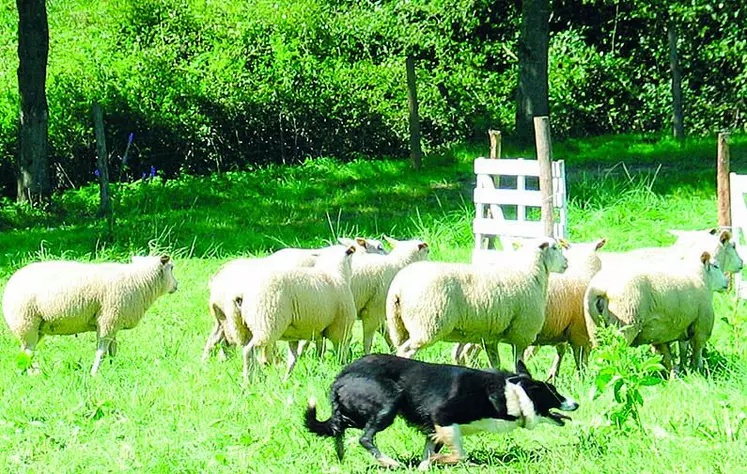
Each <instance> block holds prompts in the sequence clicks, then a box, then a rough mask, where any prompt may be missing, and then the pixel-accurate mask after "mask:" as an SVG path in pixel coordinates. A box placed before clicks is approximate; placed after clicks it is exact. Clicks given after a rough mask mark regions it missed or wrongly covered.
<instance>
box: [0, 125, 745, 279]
mask: <svg viewBox="0 0 747 474" xmlns="http://www.w3.org/2000/svg"><path fill="white" fill-rule="evenodd" d="M505 149H507V150H509V152H508V153H506V154H505V155H507V156H517V154H522V152H521V151H520V150H519V151H515V149H514V150H512V148H511V146H510V144H507V145H506V147H505ZM715 149H716V145H715V138H707V139H693V140H689V141H687V142H685V144H684V145H682V146H680V145H679V144H678V143H676V142H673V141H671V140H666V139H664V140H658V141H655V140H654V141H652V140H650V139H648V138H646V137H641V136H632V135H628V136H615V137H597V138H591V139H586V140H569V141H567V142H564V143H558V144H556V146H555V152H554V155H555V157H556V158H557V159H561V158H562V159H565V160H566V164H567V172H568V182H569V189H568V194H569V196H570V198H571V199H572V207H573V206H575V207H578V208H581V209H584V208H586V207H589V206H592V207H595V208H599V209H603V208H606V207H608V206H609V205H610V203H614V202H619V201H620V199H621V196H628V197H629V198H630V199H637V196H639V195H647V196H649V198H647V199H648V201H650V206H649V207H651V208H652V209H655V208H656V207H657V206H659V205H660V203H661V199H663V198H664V196H667V195H669V194H672V193H680V194H681V195H688V196H689V195H691V194H693V193H701V195H702V196H707V197H710V196H715ZM486 153H487V146H485V147H479V146H477V145H463V146H461V147H455V148H454V149H453V150H451V151H450V152H449V153H447V154H445V155H439V157H438V159H436V160H434V161H435V163H431V166H429V167H428V166H426V168H425V169H424V170H421V171H419V172H416V171H414V170H412V169H411V168H410V166H409V163H408V162H407V161H401V160H400V161H397V160H377V161H364V160H358V161H353V162H349V163H340V162H338V161H335V160H331V159H316V160H310V161H307V162H305V163H304V164H301V165H298V166H268V167H266V168H262V169H258V170H255V171H252V172H229V173H223V174H214V175H211V176H182V177H180V178H178V179H172V180H162V179H160V178H155V179H152V180H141V181H137V182H134V183H124V184H119V183H117V184H114V185H113V193H114V197H115V218H116V226H115V229H114V241H113V243H109V242H107V241H106V239H103V235H104V229H103V224H102V222H101V221H100V220H99V219H98V218H97V217H96V216H97V210H98V188H97V186H95V185H89V186H86V187H83V188H79V189H76V190H70V191H67V192H65V193H63V194H61V195H59V196H56V197H55V198H54V200H53V203H52V204H53V205H52V206H51V208H50V211H49V212H47V213H40V212H16V211H17V209H18V208H17V207H14V205H11V204H8V203H7V202H6V204H3V205H0V222H5V224H3V225H4V227H5V230H4V231H3V232H2V233H0V268H2V269H3V272H7V271H9V269H13V268H17V267H18V266H20V265H22V264H23V263H25V262H26V261H28V260H29V259H31V258H39V257H42V256H43V255H44V254H45V253H46V254H47V255H51V256H60V255H65V256H67V257H70V258H84V257H85V258H89V257H90V258H124V257H125V256H126V255H128V254H131V253H135V252H143V251H148V248H149V247H150V248H159V249H172V250H173V249H182V250H183V253H184V254H185V255H189V256H197V257H203V256H215V255H218V256H225V255H237V254H263V253H265V252H268V251H271V250H274V249H278V248H281V247H285V246H319V245H324V244H325V242H328V241H332V240H333V239H334V238H335V237H337V236H339V235H352V234H360V235H367V236H380V235H381V234H382V233H387V234H392V235H394V236H395V237H400V238H405V237H411V236H415V235H417V233H418V232H419V231H421V230H422V229H423V227H424V225H427V224H428V223H429V222H433V221H434V220H436V219H441V220H442V221H443V218H444V217H447V218H449V219H451V218H453V217H458V218H461V219H462V220H464V219H463V218H464V216H466V215H469V216H468V217H471V215H472V209H471V202H472V188H473V186H474V175H473V173H472V160H473V158H474V157H475V156H477V155H480V154H483V155H484V154H486ZM524 155H526V156H527V157H531V156H532V155H533V154H529V153H524ZM731 162H732V169H733V170H735V171H746V170H747V137H740V136H735V137H732V148H731ZM426 163H428V161H427V160H426ZM620 163H624V164H625V165H624V166H622V165H620ZM659 166H661V168H659ZM657 170H658V171H657ZM626 199H627V198H626ZM648 201H646V202H648ZM4 217H5V219H4ZM447 221H448V219H447ZM441 227H442V228H444V229H446V228H448V227H449V222H446V221H444V222H442V226H441ZM451 227H453V223H452V225H451ZM442 235H444V234H443V233H441V234H439V237H441V236H442ZM459 235H460V239H461V238H462V237H463V235H462V233H460V234H459ZM446 237H447V238H448V236H446ZM463 244H464V245H465V246H469V245H470V243H469V242H468V241H465V242H464V243H463ZM42 249H43V250H42Z"/></svg>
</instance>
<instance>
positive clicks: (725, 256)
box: [599, 229, 744, 273]
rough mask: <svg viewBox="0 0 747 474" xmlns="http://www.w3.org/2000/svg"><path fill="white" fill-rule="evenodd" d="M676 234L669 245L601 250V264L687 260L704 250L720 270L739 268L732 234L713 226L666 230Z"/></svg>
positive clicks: (739, 262) (644, 263) (740, 259)
mask: <svg viewBox="0 0 747 474" xmlns="http://www.w3.org/2000/svg"><path fill="white" fill-rule="evenodd" d="M669 232H670V233H673V234H674V235H676V236H677V241H676V242H675V244H674V245H672V246H669V247H647V248H640V249H635V250H631V251H628V252H602V253H600V254H599V258H600V259H601V260H602V264H603V266H604V267H610V268H614V267H618V266H622V265H625V266H629V265H641V264H642V265H644V266H650V265H652V264H655V265H657V266H658V265H661V264H662V263H666V262H667V261H669V260H682V259H686V258H687V259H690V260H692V261H695V257H694V255H700V254H701V253H702V252H708V253H709V254H711V255H712V256H713V259H714V260H715V261H716V262H717V263H718V264H719V266H720V267H721V269H722V271H724V272H728V273H734V272H740V271H742V266H743V264H744V262H743V261H742V258H741V257H740V256H739V253H738V252H737V249H736V246H735V244H734V242H733V241H732V240H731V238H732V234H731V232H729V231H728V230H724V231H721V232H719V231H718V230H717V229H711V230H708V231H669Z"/></svg>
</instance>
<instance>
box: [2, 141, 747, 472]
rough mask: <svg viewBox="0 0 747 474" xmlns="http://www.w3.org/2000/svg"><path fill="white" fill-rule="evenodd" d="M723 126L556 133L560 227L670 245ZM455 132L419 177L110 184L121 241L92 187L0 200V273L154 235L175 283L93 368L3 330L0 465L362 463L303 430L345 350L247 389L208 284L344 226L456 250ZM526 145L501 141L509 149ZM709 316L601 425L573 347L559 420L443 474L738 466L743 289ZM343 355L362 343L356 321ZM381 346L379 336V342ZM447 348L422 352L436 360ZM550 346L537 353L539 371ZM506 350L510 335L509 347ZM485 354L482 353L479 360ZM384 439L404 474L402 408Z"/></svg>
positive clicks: (743, 425) (711, 179) (66, 342)
mask: <svg viewBox="0 0 747 474" xmlns="http://www.w3.org/2000/svg"><path fill="white" fill-rule="evenodd" d="M732 143H733V145H732V169H733V170H734V171H737V172H747V139H745V138H744V137H739V136H737V137H733V139H732ZM715 148H716V146H715V140H714V139H709V140H693V141H689V142H687V143H686V144H685V145H684V146H683V147H680V146H678V145H677V144H675V143H672V142H669V141H660V140H647V139H645V138H641V137H630V136H627V137H604V138H596V139H590V140H584V141H572V142H567V143H562V144H557V145H556V147H555V150H554V152H555V157H556V158H558V159H561V158H562V159H565V160H566V163H567V170H568V173H569V196H570V199H571V207H570V212H569V229H570V232H571V235H570V237H571V240H576V241H589V240H592V239H595V238H598V237H607V238H608V239H609V244H608V245H609V248H610V249H612V250H624V249H630V248H635V247H640V246H648V245H666V244H669V243H671V242H672V241H673V237H671V236H670V235H669V234H667V233H666V232H665V229H668V228H682V229H686V228H689V229H694V228H705V227H709V226H713V225H714V224H715V220H716V199H715ZM481 153H485V150H482V149H479V148H475V147H463V148H456V149H453V150H451V152H450V153H447V154H444V155H443V156H437V157H432V159H431V161H430V163H429V166H428V167H427V168H426V169H425V170H424V171H423V172H421V173H415V172H412V171H410V170H409V168H408V166H407V164H406V163H404V162H399V161H387V160H381V161H366V162H363V161H360V162H352V163H344V164H342V163H338V162H334V161H332V160H317V161H313V162H309V163H307V164H305V165H302V166H298V167H290V168H282V167H275V168H268V169H262V170H257V171H254V172H250V173H249V172H248V173H226V174H223V175H215V176H210V177H183V178H181V179H179V180H173V181H168V182H163V181H161V180H159V179H158V178H156V179H155V180H152V181H148V182H138V183H131V184H127V185H122V186H117V188H116V193H117V203H116V213H117V226H116V230H115V243H114V244H105V243H103V240H102V239H101V238H100V235H101V225H100V224H99V223H97V222H96V220H95V214H96V204H97V190H96V188H94V187H88V188H84V189H78V190H72V191H68V192H66V193H65V194H64V195H62V196H60V197H58V198H56V199H55V202H54V204H53V206H52V207H51V209H50V210H49V212H47V213H43V214H42V213H37V212H34V211H30V210H27V209H24V208H17V207H15V206H5V207H2V208H0V229H2V231H1V232H0V287H2V285H4V283H5V282H6V281H7V279H8V277H9V276H10V274H11V273H12V272H13V271H15V270H16V269H17V268H19V267H20V266H22V265H24V264H26V263H28V262H30V261H33V260H38V259H46V258H61V257H65V258H75V259H83V260H85V259H93V260H107V259H114V260H125V259H127V258H128V256H129V255H130V254H132V253H138V252H139V253H145V252H148V251H154V252H155V251H162V250H166V251H169V252H171V253H172V254H174V255H175V256H176V257H177V258H178V260H177V267H176V270H175V272H176V276H177V279H178V280H179V283H180V288H179V291H178V292H177V293H176V294H174V295H170V296H169V295H167V296H164V297H162V298H161V299H159V300H158V301H157V302H156V303H155V305H154V306H153V307H152V308H151V310H150V311H149V312H148V313H147V314H146V317H145V318H144V319H143V320H142V321H141V323H140V325H139V326H138V327H137V328H135V329H133V330H130V331H124V332H122V333H120V335H119V337H118V340H119V343H120V346H119V347H120V351H119V353H118V355H117V357H116V358H115V359H113V360H111V362H109V361H106V362H105V364H104V365H103V366H102V369H101V372H100V374H99V376H98V377H97V378H91V377H90V376H89V375H88V371H89V369H90V364H91V363H92V361H93V355H94V349H95V342H94V339H95V337H94V335H93V334H92V333H89V334H81V335H79V336H77V337H55V338H47V339H45V340H44V341H43V342H42V343H41V344H40V346H39V351H38V352H37V362H38V364H39V367H40V368H41V369H42V373H41V374H40V375H37V376H28V375H25V374H22V373H21V371H20V370H19V368H18V364H17V360H16V357H15V356H16V354H17V353H18V343H17V341H16V340H15V339H14V338H12V336H11V335H10V334H9V333H8V331H7V329H2V330H0V354H3V357H0V472H12V473H16V472H19V473H20V472H56V473H67V472H70V473H74V472H153V473H156V472H158V473H161V472H163V473H178V472H185V473H186V472H189V473H192V472H211V473H212V472H262V473H265V472H293V473H296V472H298V473H306V472H308V473H316V472H365V471H375V470H377V468H375V467H373V463H372V459H371V458H370V456H369V455H368V454H367V453H366V452H365V450H363V448H361V447H359V446H358V443H357V433H356V432H355V430H351V431H350V432H349V433H348V436H347V437H346V448H347V454H346V459H345V461H344V463H342V464H339V463H338V462H337V460H336V459H335V456H334V449H333V443H332V442H331V440H325V439H318V438H316V437H313V436H312V435H310V434H307V433H306V432H305V430H304V428H303V426H302V423H301V414H302V411H303V408H304V407H305V404H306V401H307V399H308V398H309V397H310V396H315V397H316V398H317V399H318V400H320V416H325V417H326V416H327V414H328V413H329V406H328V403H327V402H326V396H327V390H328V388H329V384H330V383H331V381H332V379H333V378H334V375H335V374H336V373H337V371H338V370H339V367H340V366H339V365H338V364H337V363H336V362H335V361H334V359H333V357H332V354H327V355H326V357H325V359H324V360H323V361H319V360H316V359H314V358H313V357H312V356H311V355H310V354H309V355H305V356H304V357H302V359H301V360H300V361H299V364H298V366H297V367H296V370H295V372H294V373H293V375H292V377H291V379H290V380H289V381H288V382H287V383H282V382H281V376H282V368H281V367H271V368H269V369H268V370H267V372H266V373H265V374H262V375H260V376H259V377H257V378H256V379H255V380H254V381H253V383H252V384H251V385H249V386H245V385H244V384H243V383H242V380H241V374H240V372H241V361H240V360H239V359H240V358H238V357H230V358H229V359H228V360H227V361H225V362H220V361H218V360H216V359H213V360H211V361H209V362H208V363H206V364H201V363H200V361H199V358H200V354H201V350H202V346H203V343H204V341H205V337H206V336H207V333H208V331H209V329H210V326H211V321H210V320H209V319H208V316H207V311H206V301H207V294H208V293H207V287H206V282H207V279H208V277H209V275H211V274H212V273H214V272H215V270H216V269H217V268H218V267H219V266H220V265H221V264H222V263H223V262H225V261H226V260H228V259H230V258H232V257H235V256H236V255H246V254H253V255H260V254H263V253H265V252H268V251H270V250H274V249H277V248H280V247H283V246H291V245H292V246H316V245H321V244H323V243H324V242H325V241H327V240H330V239H332V238H334V237H335V236H338V235H353V234H363V235H376V236H378V235H380V234H381V233H387V234H390V235H393V236H395V237H399V238H407V237H410V236H418V237H420V238H423V239H425V240H426V241H428V242H429V243H430V244H431V245H432V248H433V253H432V258H433V259H434V260H445V261H467V260H468V259H469V255H470V248H471V246H472V234H471V229H470V220H471V217H472V215H473V213H474V210H473V208H472V205H471V190H472V186H473V183H474V177H473V175H472V171H471V159H472V158H474V157H475V156H477V155H478V154H481ZM519 153H520V151H517V150H512V149H510V148H509V150H508V153H507V154H508V155H509V156H510V155H516V154H519ZM715 305H716V311H717V321H716V326H715V330H714V336H713V338H712V340H711V344H710V346H709V356H708V362H709V363H710V368H711V370H710V372H709V373H708V374H707V376H703V375H698V374H693V375H687V376H684V377H683V378H681V379H678V380H674V381H670V382H666V383H664V384H660V385H657V386H654V387H644V391H643V397H644V406H643V408H642V423H643V426H644V428H645V431H640V430H638V428H636V427H635V426H634V425H632V424H631V425H628V426H627V427H626V428H624V429H603V427H602V417H601V415H602V413H604V411H605V410H606V409H607V407H609V406H610V404H611V403H612V401H611V395H610V394H605V395H604V396H602V397H599V398H597V399H594V400H592V399H591V397H590V394H591V392H592V390H593V386H594V383H593V380H592V379H591V378H590V377H585V378H580V379H579V378H578V377H577V376H576V375H575V373H574V370H573V363H572V357H570V356H568V357H566V360H565V361H564V364H563V368H562V370H561V376H560V378H559V380H558V383H557V385H558V387H559V390H560V391H561V393H564V394H568V395H570V396H572V397H574V398H576V399H577V400H579V402H580V403H581V408H580V409H579V411H577V412H576V413H575V414H574V415H573V418H574V421H573V422H571V423H569V424H568V425H566V426H565V427H563V428H555V427H550V426H543V427H540V428H538V429H536V430H534V431H517V432H514V433H510V434H508V435H504V436H497V435H477V436H475V437H470V438H468V439H467V442H466V446H465V447H466V450H467V452H468V454H469V456H470V463H469V464H465V465H461V466H457V467H455V468H449V469H448V470H449V471H452V472H537V471H539V472H552V473H563V472H630V473H633V472H636V473H637V472H651V473H654V472H656V473H659V472H661V473H668V472H703V473H712V472H728V473H737V472H747V468H745V466H747V421H745V414H747V336H746V335H745V330H744V327H745V321H746V320H747V310H746V309H745V305H744V303H737V302H736V301H735V300H734V298H733V296H731V295H721V294H719V295H716V298H715ZM357 331H358V332H357V333H356V336H355V339H354V350H355V351H356V353H357V354H360V353H361V343H360V333H359V331H360V329H359V328H357ZM375 348H376V349H378V350H384V349H385V346H384V344H383V341H381V340H379V339H378V338H377V339H376V341H375ZM449 352H450V346H447V345H445V344H439V345H436V346H434V347H431V348H429V349H427V350H426V351H424V352H423V354H422V358H423V359H426V360H431V361H442V362H448V360H449ZM553 352H554V351H553V350H551V349H550V348H545V349H543V350H541V351H540V353H539V355H538V356H537V357H535V358H533V359H532V360H531V361H530V362H529V367H530V370H532V371H533V373H535V375H536V376H538V377H539V376H540V375H542V374H544V372H545V371H546V370H547V369H548V368H549V366H550V362H551V359H552V355H553ZM504 355H505V356H506V357H505V358H504V360H507V355H508V350H507V348H504ZM482 363H483V364H484V363H486V361H485V360H482ZM377 442H378V444H379V447H380V448H381V449H382V451H383V452H385V453H387V454H389V455H390V456H392V457H394V458H395V459H398V460H400V461H401V462H404V463H405V464H407V465H409V466H410V469H413V470H414V467H415V466H417V462H418V461H419V455H420V452H421V450H422V445H423V439H422V436H421V435H420V434H419V433H417V432H416V431H415V430H413V429H411V428H409V427H407V426H406V425H405V424H404V423H402V422H401V421H397V422H396V423H395V425H394V426H393V427H392V428H390V429H388V430H386V431H385V432H384V433H382V434H380V435H379V436H378V438H377Z"/></svg>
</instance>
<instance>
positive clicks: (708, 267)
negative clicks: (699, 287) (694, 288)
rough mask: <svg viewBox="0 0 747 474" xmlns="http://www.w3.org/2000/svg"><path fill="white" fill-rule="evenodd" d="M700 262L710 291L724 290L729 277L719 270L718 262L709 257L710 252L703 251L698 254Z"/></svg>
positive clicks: (727, 285) (727, 286)
mask: <svg viewBox="0 0 747 474" xmlns="http://www.w3.org/2000/svg"><path fill="white" fill-rule="evenodd" d="M700 262H701V263H702V264H703V269H704V271H705V275H706V284H707V285H708V288H710V289H711V291H726V290H727V289H728V288H729V279H728V278H726V275H724V272H723V271H721V268H720V267H719V264H718V263H717V262H716V261H715V260H714V259H712V258H711V254H710V253H708V252H703V254H702V255H701V256H700Z"/></svg>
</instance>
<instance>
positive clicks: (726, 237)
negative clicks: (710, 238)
mask: <svg viewBox="0 0 747 474" xmlns="http://www.w3.org/2000/svg"><path fill="white" fill-rule="evenodd" d="M730 240H731V232H729V231H728V230H725V231H723V232H721V235H720V236H719V238H718V241H719V242H721V243H722V244H725V243H726V242H728V241H730Z"/></svg>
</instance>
